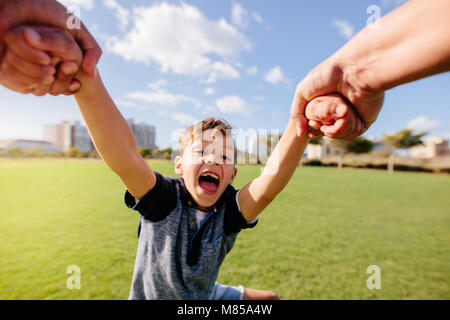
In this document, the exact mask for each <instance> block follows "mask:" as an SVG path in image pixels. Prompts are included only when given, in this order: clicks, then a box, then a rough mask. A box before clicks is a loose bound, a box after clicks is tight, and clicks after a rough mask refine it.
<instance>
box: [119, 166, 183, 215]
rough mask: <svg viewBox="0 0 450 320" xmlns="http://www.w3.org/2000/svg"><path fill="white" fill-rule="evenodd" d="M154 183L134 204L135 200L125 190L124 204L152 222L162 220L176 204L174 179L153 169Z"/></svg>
mask: <svg viewBox="0 0 450 320" xmlns="http://www.w3.org/2000/svg"><path fill="white" fill-rule="evenodd" d="M155 175H156V184H155V186H154V187H153V189H151V190H150V191H149V192H148V193H147V194H146V195H145V196H143V197H142V199H141V200H140V201H139V203H138V204H137V205H136V200H135V198H134V197H133V195H131V193H130V192H129V191H128V190H127V191H126V192H125V204H126V205H127V207H128V208H130V209H133V210H136V211H138V212H139V213H140V214H141V215H142V216H143V217H144V218H145V219H148V220H150V221H152V222H158V221H161V220H163V219H164V218H165V217H167V215H168V214H169V213H170V212H171V211H172V210H173V209H174V208H175V206H176V205H177V191H176V187H175V183H176V182H175V181H174V180H172V179H170V178H166V177H164V176H162V175H161V174H160V173H158V172H156V171H155Z"/></svg>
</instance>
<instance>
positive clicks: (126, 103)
mask: <svg viewBox="0 0 450 320" xmlns="http://www.w3.org/2000/svg"><path fill="white" fill-rule="evenodd" d="M114 102H115V103H116V105H118V106H119V107H127V108H133V107H136V102H132V101H127V100H121V99H118V100H114Z"/></svg>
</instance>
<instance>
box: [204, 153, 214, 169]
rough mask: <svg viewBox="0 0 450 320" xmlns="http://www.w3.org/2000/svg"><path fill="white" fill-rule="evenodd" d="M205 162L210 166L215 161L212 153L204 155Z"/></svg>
mask: <svg viewBox="0 0 450 320" xmlns="http://www.w3.org/2000/svg"><path fill="white" fill-rule="evenodd" d="M205 163H206V164H207V165H210V166H212V165H213V164H215V163H216V158H215V156H214V154H210V155H208V156H206V157H205Z"/></svg>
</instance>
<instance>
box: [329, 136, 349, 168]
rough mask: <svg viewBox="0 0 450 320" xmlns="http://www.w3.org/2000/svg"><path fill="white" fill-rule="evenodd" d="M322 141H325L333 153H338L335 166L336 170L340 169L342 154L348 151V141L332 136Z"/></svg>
mask: <svg viewBox="0 0 450 320" xmlns="http://www.w3.org/2000/svg"><path fill="white" fill-rule="evenodd" d="M324 141H326V142H325V143H326V144H327V145H328V147H329V148H330V149H331V150H333V151H334V152H335V153H337V154H338V162H337V168H338V170H341V169H342V167H343V165H344V155H345V154H346V153H347V151H348V146H349V143H350V142H349V141H347V140H339V139H332V138H328V139H326V140H324Z"/></svg>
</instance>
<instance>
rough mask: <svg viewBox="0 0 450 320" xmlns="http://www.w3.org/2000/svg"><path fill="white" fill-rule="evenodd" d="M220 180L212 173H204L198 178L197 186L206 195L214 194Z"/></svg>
mask: <svg viewBox="0 0 450 320" xmlns="http://www.w3.org/2000/svg"><path fill="white" fill-rule="evenodd" d="M219 182H220V178H219V176H218V175H217V174H215V173H212V172H205V173H202V174H201V175H200V177H199V178H198V184H199V186H200V188H202V189H203V190H204V191H206V192H207V193H210V194H213V193H216V192H217V190H218V189H219Z"/></svg>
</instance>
